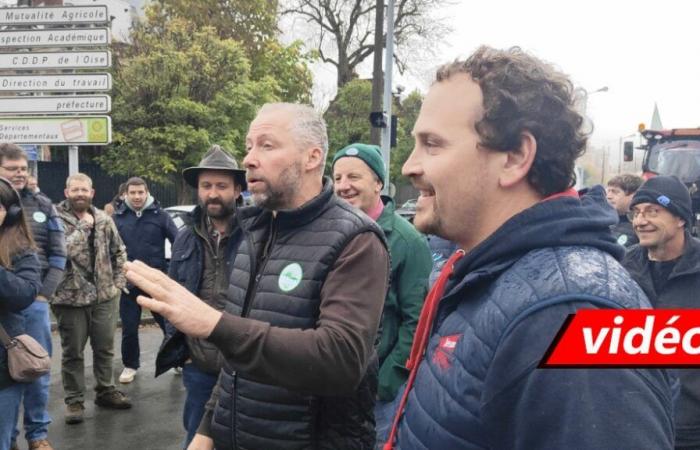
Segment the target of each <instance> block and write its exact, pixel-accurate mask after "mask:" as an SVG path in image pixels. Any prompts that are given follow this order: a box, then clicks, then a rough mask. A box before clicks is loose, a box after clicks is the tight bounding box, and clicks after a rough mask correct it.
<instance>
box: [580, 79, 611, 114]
mask: <svg viewBox="0 0 700 450" xmlns="http://www.w3.org/2000/svg"><path fill="white" fill-rule="evenodd" d="M609 90H610V88H608V87H607V86H603V87H600V88H598V89H596V90H595V91H590V92H588V90H586V89H584V88H580V91H581V113H582V114H583V115H584V116H585V115H586V111H587V110H588V97H590V96H591V95H593V94H597V93H599V92H608V91H609Z"/></svg>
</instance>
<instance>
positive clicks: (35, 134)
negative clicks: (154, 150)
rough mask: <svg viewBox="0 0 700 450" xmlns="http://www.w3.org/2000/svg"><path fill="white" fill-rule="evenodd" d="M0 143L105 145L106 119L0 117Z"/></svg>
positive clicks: (109, 130) (108, 131)
mask: <svg viewBox="0 0 700 450" xmlns="http://www.w3.org/2000/svg"><path fill="white" fill-rule="evenodd" d="M0 141H2V142H13V143H15V144H50V145H66V144H69V145H77V144H86V145H106V144H109V143H110V142H112V121H111V119H110V117H109V116H82V117H81V116H65V117H0Z"/></svg>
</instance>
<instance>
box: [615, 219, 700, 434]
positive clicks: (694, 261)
mask: <svg viewBox="0 0 700 450" xmlns="http://www.w3.org/2000/svg"><path fill="white" fill-rule="evenodd" d="M622 263H623V265H624V266H625V268H626V269H627V270H628V271H629V273H630V275H632V278H634V279H635V280H636V281H637V283H639V285H640V286H641V287H642V289H643V290H644V293H646V294H647V296H648V297H649V300H650V301H651V304H652V305H653V306H654V308H662V309H667V308H694V309H697V308H700V299H699V298H698V292H700V240H698V239H695V238H694V237H692V236H691V235H690V233H688V232H687V231H686V233H685V245H684V247H683V254H682V255H681V257H680V258H679V259H678V262H677V263H676V265H675V266H674V267H673V270H672V271H671V273H670V274H669V276H668V280H667V281H666V283H665V284H664V285H663V287H662V288H661V289H657V287H656V286H654V283H653V282H652V278H653V276H652V270H651V263H650V261H649V252H648V251H647V249H646V248H644V247H642V246H640V245H636V246H634V247H632V248H631V249H630V250H629V251H628V252H627V255H625V259H624V260H623V262H622ZM678 377H679V378H680V382H681V395H680V398H679V401H678V404H677V405H676V445H677V446H678V447H682V448H700V369H679V370H678Z"/></svg>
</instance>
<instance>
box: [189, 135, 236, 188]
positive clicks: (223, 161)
mask: <svg viewBox="0 0 700 450" xmlns="http://www.w3.org/2000/svg"><path fill="white" fill-rule="evenodd" d="M204 170H224V171H228V172H231V173H232V174H233V179H234V180H235V182H236V184H239V185H241V190H243V191H245V190H246V189H247V187H248V186H247V184H246V181H245V170H244V169H239V168H238V163H237V162H236V160H235V159H233V157H232V156H231V155H229V154H228V153H226V152H225V151H223V150H222V149H221V147H219V146H218V145H212V146H211V148H210V149H209V151H207V153H206V154H205V155H204V157H203V158H202V160H201V161H200V162H199V165H197V166H194V167H188V168H187V169H185V170H183V171H182V178H184V179H185V181H186V182H187V184H189V185H190V186H192V187H193V188H196V187H197V184H198V182H199V181H198V180H199V174H200V173H201V172H202V171H204Z"/></svg>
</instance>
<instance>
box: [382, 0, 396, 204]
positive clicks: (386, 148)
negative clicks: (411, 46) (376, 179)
mask: <svg viewBox="0 0 700 450" xmlns="http://www.w3.org/2000/svg"><path fill="white" fill-rule="evenodd" d="M393 68H394V0H388V7H387V11H386V50H385V52H384V117H385V118H386V126H385V127H384V128H382V159H384V168H385V169H386V180H385V183H384V189H383V190H382V191H383V192H384V194H385V195H389V183H390V179H389V172H390V171H389V168H390V167H391V166H390V165H389V163H390V161H391V159H390V157H389V153H390V151H391V101H392V97H391V79H392V73H393Z"/></svg>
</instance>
